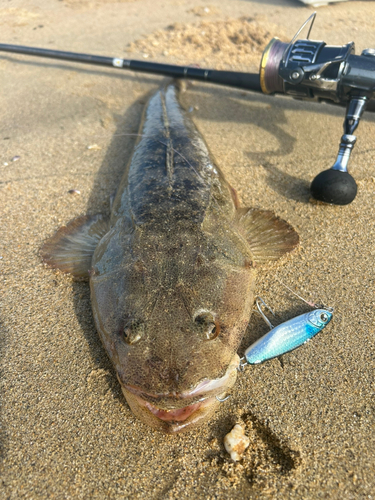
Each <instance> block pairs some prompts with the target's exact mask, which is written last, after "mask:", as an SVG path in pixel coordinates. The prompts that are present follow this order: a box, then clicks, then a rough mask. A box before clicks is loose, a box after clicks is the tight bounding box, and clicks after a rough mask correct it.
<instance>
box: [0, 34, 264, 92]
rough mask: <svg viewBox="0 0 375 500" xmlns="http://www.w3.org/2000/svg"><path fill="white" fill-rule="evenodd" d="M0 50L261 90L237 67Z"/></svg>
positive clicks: (29, 49)
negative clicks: (223, 67) (230, 69)
mask: <svg viewBox="0 0 375 500" xmlns="http://www.w3.org/2000/svg"><path fill="white" fill-rule="evenodd" d="M0 51H3V52H11V53H15V54H25V55H29V56H38V57H47V58H50V59H60V60H63V61H72V62H81V63H84V64H94V65H100V66H111V67H115V68H119V69H128V70H132V71H141V72H143V73H153V74H157V75H164V76H170V77H173V78H189V79H190V80H200V81H206V82H211V83H217V84H220V85H227V86H229V87H237V88H242V89H246V90H253V91H255V92H261V91H262V90H261V87H260V79H259V74H257V73H243V72H238V71H217V70H211V69H202V68H194V67H190V66H178V65H174V64H161V63H154V62H146V61H137V60H133V59H121V58H118V57H103V56H96V55H91V54H79V53H76V52H65V51H62V50H50V49H42V48H37V47H26V46H22V45H8V44H5V43H2V44H0Z"/></svg>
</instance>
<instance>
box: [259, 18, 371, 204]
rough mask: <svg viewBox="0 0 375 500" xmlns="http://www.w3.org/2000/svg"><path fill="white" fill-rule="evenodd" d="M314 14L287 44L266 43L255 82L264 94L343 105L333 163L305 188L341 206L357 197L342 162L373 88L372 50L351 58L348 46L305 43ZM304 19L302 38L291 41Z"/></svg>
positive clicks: (346, 168)
mask: <svg viewBox="0 0 375 500" xmlns="http://www.w3.org/2000/svg"><path fill="white" fill-rule="evenodd" d="M315 16H316V14H315V13H314V14H312V16H310V17H309V19H308V20H307V21H306V22H305V23H304V24H303V25H302V26H301V28H300V29H299V31H298V32H297V33H296V35H295V36H294V38H293V39H292V41H291V42H290V43H289V44H287V43H283V42H281V41H280V40H278V39H277V38H273V39H272V40H271V42H270V43H269V44H268V46H267V47H266V49H265V51H264V53H263V56H262V60H261V67H260V84H261V88H262V91H263V92H264V93H265V94H273V93H282V94H287V95H290V96H292V97H294V98H297V99H308V100H330V101H333V102H335V103H338V104H342V103H345V104H346V116H345V120H344V134H343V135H342V137H341V142H340V147H339V152H338V155H337V159H336V161H335V163H334V165H333V166H332V167H331V168H330V169H328V170H324V171H323V172H321V173H320V174H319V175H317V177H315V179H314V180H313V182H312V184H311V194H312V196H313V197H314V198H316V199H317V200H321V201H324V202H326V203H334V204H335V205H346V204H348V203H350V202H352V201H353V200H354V198H355V196H356V194H357V185H356V183H355V180H354V179H353V177H352V176H351V175H350V174H349V173H348V162H349V158H350V154H351V152H352V150H353V147H354V145H355V143H356V140H357V138H356V136H355V135H354V131H355V130H356V128H357V127H358V124H359V120H360V118H361V116H362V114H363V112H364V110H365V108H366V104H367V101H368V100H369V99H371V98H372V97H373V94H374V90H375V49H366V50H364V51H363V52H362V54H361V55H360V56H356V55H354V43H353V42H350V43H347V44H346V45H342V46H334V45H327V44H326V43H325V42H321V41H316V40H310V39H309V35H310V32H311V28H312V25H313V23H314V20H315ZM310 21H311V24H310V29H309V32H308V35H307V39H305V40H301V39H297V38H298V35H299V34H300V32H301V31H302V29H303V28H304V27H305V26H306V25H307V24H308V23H309V22H310Z"/></svg>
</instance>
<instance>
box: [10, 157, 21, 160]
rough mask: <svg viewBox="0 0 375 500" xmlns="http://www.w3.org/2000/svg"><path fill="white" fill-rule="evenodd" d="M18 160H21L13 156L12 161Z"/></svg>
mask: <svg viewBox="0 0 375 500" xmlns="http://www.w3.org/2000/svg"><path fill="white" fill-rule="evenodd" d="M20 158H21V157H20V156H13V158H12V161H17V160H19V159H20Z"/></svg>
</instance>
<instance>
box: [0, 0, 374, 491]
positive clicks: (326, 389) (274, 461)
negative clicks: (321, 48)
mask: <svg viewBox="0 0 375 500" xmlns="http://www.w3.org/2000/svg"><path fill="white" fill-rule="evenodd" d="M312 12H313V8H312V7H308V6H305V5H303V4H301V3H299V2H297V1H294V0H263V1H260V0H249V1H248V0H231V1H229V0H208V1H207V2H205V1H202V0H190V1H187V0H159V1H158V2H155V1H151V0H133V1H131V0H129V1H126V0H123V1H118V2H116V1H112V0H60V1H58V0H53V1H50V2H45V1H43V0H28V1H26V0H3V1H2V2H1V5H0V31H1V40H0V41H1V42H2V43H9V44H11V43H13V44H19V45H30V46H36V47H44V48H49V49H58V50H67V51H74V52H83V53H91V54H99V55H105V56H113V57H115V56H116V57H129V58H134V59H142V60H154V61H160V62H164V63H166V62H170V63H178V64H181V63H185V64H199V65H200V66H201V67H211V68H224V69H236V70H241V71H257V69H258V65H259V61H260V57H261V53H262V51H263V49H264V47H265V45H266V44H267V43H268V41H269V40H270V39H271V38H273V37H274V36H279V37H280V38H282V39H284V40H285V41H288V40H289V39H290V38H292V36H293V35H294V33H295V32H296V31H297V29H298V28H299V27H300V25H301V24H302V23H303V22H304V21H305V20H306V19H307V17H308V16H309V15H310V14H311V13H312ZM317 12H318V16H317V19H316V22H315V25H314V28H313V32H312V38H313V39H316V40H324V41H326V42H327V43H329V44H331V45H334V44H337V45H343V44H345V43H348V42H349V41H351V40H354V41H355V43H356V53H357V54H360V53H361V51H362V50H363V49H365V48H367V47H375V37H374V19H375V2H371V1H353V2H348V3H335V4H332V5H329V6H326V7H320V8H319V9H318V11H317ZM0 74H1V92H0V109H1V118H0V216H1V225H0V234H1V237H0V277H1V291H0V297H1V299H0V300H1V306H0V357H1V415H0V422H1V430H0V449H1V469H0V498H1V499H9V500H10V499H12V500H13V499H23V498H29V499H39V498H40V499H44V498H55V499H103V498H110V499H122V498H129V499H138V498H139V499H140V498H152V499H154V498H155V499H183V498H190V499H191V498H193V499H195V498H197V499H200V498H204V499H283V500H285V499H304V500H310V499H323V498H324V499H328V498H329V499H340V500H349V499H355V500H358V499H372V498H375V475H374V468H375V453H374V450H375V432H374V431H375V386H374V375H375V373H374V372H375V345H374V336H375V320H374V306H375V298H374V279H375V272H374V257H375V243H374V241H375V221H374V219H375V217H374V201H375V173H374V172H375V171H374V159H375V144H374V137H375V115H374V114H373V113H369V112H368V113H365V115H364V117H363V119H362V120H361V123H360V125H359V128H358V134H357V135H358V141H357V145H356V147H355V149H354V152H353V155H352V159H351V161H350V168H349V170H350V172H351V174H352V175H353V176H354V177H355V179H356V182H357V184H358V194H357V197H356V198H355V200H354V201H353V203H351V204H350V205H347V206H330V205H325V204H320V203H316V202H314V201H313V200H311V198H310V194H309V186H310V183H311V181H312V179H313V178H314V177H315V176H316V175H317V174H318V173H319V172H321V171H322V170H325V169H327V168H329V167H330V166H331V165H332V164H333V162H334V161H335V158H336V154H337V151H338V146H339V140H340V136H341V134H342V124H343V119H344V109H343V108H341V107H336V106H330V105H327V104H318V103H306V102H301V101H296V100H293V99H291V98H287V97H275V96H266V95H263V94H256V93H251V92H245V91H242V90H238V89H233V88H232V89H230V88H226V87H220V86H213V85H209V84H204V83H194V85H192V86H191V87H189V88H188V89H187V91H186V92H185V93H184V94H183V96H182V101H183V104H184V106H185V107H186V109H189V110H190V114H191V118H192V120H193V121H194V122H195V123H196V125H197V127H198V128H199V130H200V132H201V133H202V135H203V136H204V138H205V140H206V142H207V144H208V146H209V148H210V150H211V152H212V154H213V156H214V157H215V159H216V161H217V164H218V165H219V166H220V168H221V169H222V171H223V172H224V174H225V177H226V178H227V180H228V181H229V182H230V184H231V185H232V186H233V187H234V188H235V189H236V191H237V193H238V195H239V199H240V202H241V205H242V206H248V207H261V208H262V209H268V210H272V211H274V212H275V213H276V214H277V215H279V216H281V217H282V218H283V219H285V220H287V221H288V222H289V223H291V224H292V225H293V226H294V228H295V229H296V230H297V231H298V233H299V235H300V239H301V247H300V249H299V250H298V251H297V252H295V253H294V254H293V255H291V256H290V257H288V258H284V259H282V261H280V262H276V263H274V264H272V265H268V266H264V267H263V268H261V269H260V270H259V273H258V278H257V284H256V294H257V295H260V296H261V297H262V298H263V299H264V300H265V301H266V302H267V304H269V305H270V306H271V307H272V308H273V310H274V311H275V313H276V319H275V322H276V323H278V322H282V321H285V320H287V319H289V318H291V317H293V316H296V315H297V314H302V313H303V312H306V311H307V310H308V306H306V305H305V304H304V303H303V302H301V301H299V300H298V299H297V298H296V297H294V296H292V295H291V294H290V293H289V292H288V291H287V290H286V289H285V288H284V287H283V286H282V285H281V284H280V281H282V282H284V283H286V284H287V285H288V286H290V287H291V288H293V289H294V290H296V291H297V292H298V293H299V294H300V295H302V296H303V297H305V298H306V299H308V300H313V301H316V302H323V303H324V304H326V305H329V306H332V307H334V309H335V313H334V318H333V321H332V322H331V323H330V324H329V325H328V326H327V328H326V329H325V330H323V332H321V333H320V334H319V335H318V336H316V337H315V338H314V339H313V340H312V341H311V342H309V343H308V344H306V345H304V346H302V347H301V348H299V349H297V350H295V351H293V352H291V353H289V354H286V355H284V356H283V357H282V360H281V361H280V360H279V359H274V360H271V361H268V362H267V363H265V364H262V365H259V366H255V367H249V368H247V369H246V370H245V372H244V373H242V374H240V375H239V376H238V380H237V382H236V385H235V386H234V388H233V389H232V391H231V397H230V398H229V399H228V400H227V401H225V402H223V403H222V404H221V405H220V407H219V410H218V411H217V412H216V413H215V415H214V416H213V417H212V418H211V420H210V421H208V422H207V423H206V424H205V425H203V426H202V427H200V428H198V429H194V430H192V431H191V432H188V433H185V434H181V435H176V436H168V435H164V434H162V433H160V432H158V431H156V430H153V429H151V428H149V427H147V426H146V425H145V424H143V423H142V422H140V421H139V420H138V419H137V418H136V417H135V416H134V415H133V414H132V412H131V410H130V408H129V406H128V405H127V403H126V401H125V399H124V397H123V395H122V393H121V389H120V386H119V383H118V381H117V379H116V375H115V372H114V370H113V368H112V366H111V363H110V361H109V359H108V357H107V355H106V353H105V351H104V348H103V347H102V345H101V343H100V339H99V337H98V335H97V333H96V331H95V326H94V321H93V317H92V312H91V305H90V294H89V288H88V285H87V284H86V283H83V282H74V281H72V279H71V278H70V277H69V276H65V275H63V274H61V273H57V272H54V271H53V270H51V269H48V268H47V267H45V266H44V265H43V264H42V262H41V259H40V257H39V249H40V247H41V245H42V244H43V242H44V241H45V240H46V239H47V238H48V237H49V236H51V235H52V234H53V233H54V231H56V230H57V229H58V228H59V227H60V226H62V225H63V224H66V223H67V222H68V221H69V220H71V219H73V218H74V217H77V216H79V215H83V214H86V213H88V214H95V213H98V212H105V213H108V211H109V198H110V195H111V194H112V193H113V192H114V191H115V189H116V186H117V185H118V182H119V179H120V177H121V173H122V171H123V168H124V166H125V164H126V163H127V161H128V159H129V156H130V155H131V152H132V148H133V145H134V141H135V137H134V135H132V134H136V133H137V131H138V126H139V123H140V120H141V115H142V111H143V108H144V105H145V103H146V102H147V98H148V96H149V95H150V93H151V92H152V91H155V90H156V89H157V88H158V86H159V85H160V83H161V82H162V81H163V78H162V77H158V76H154V75H146V74H140V73H138V74H137V73H134V72H127V71H120V70H115V69H111V68H104V67H94V66H84V65H79V64H75V63H69V62H59V61H54V60H48V59H41V58H31V57H26V56H21V55H12V54H5V53H0ZM70 190H77V191H79V194H78V193H75V194H74V193H73V194H72V193H69V191H70ZM266 332H267V325H266V324H265V323H264V322H263V320H262V319H261V318H260V317H259V315H256V314H254V315H252V317H251V320H250V323H249V327H248V329H247V331H246V334H245V337H244V339H243V342H242V344H241V347H240V349H239V355H240V356H241V355H243V352H244V349H245V348H246V347H247V346H248V345H249V344H250V343H251V342H253V341H255V340H256V339H257V338H259V337H260V336H261V335H263V334H264V333H266ZM235 423H241V425H242V426H243V427H244V428H245V432H246V434H247V436H248V437H249V438H250V446H249V448H248V449H247V450H246V452H245V454H244V457H243V459H242V460H241V461H240V462H238V463H234V462H232V461H231V459H230V456H229V455H228V454H227V452H226V451H225V449H224V445H223V438H224V436H225V435H226V434H227V433H228V432H229V431H230V429H231V428H232V427H233V426H234V424H235Z"/></svg>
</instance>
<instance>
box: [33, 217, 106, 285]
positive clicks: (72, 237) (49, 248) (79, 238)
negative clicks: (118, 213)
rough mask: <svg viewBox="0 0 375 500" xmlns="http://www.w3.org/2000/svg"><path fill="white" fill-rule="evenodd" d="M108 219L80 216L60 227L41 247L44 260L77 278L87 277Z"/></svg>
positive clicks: (104, 232)
mask: <svg viewBox="0 0 375 500" xmlns="http://www.w3.org/2000/svg"><path fill="white" fill-rule="evenodd" d="M108 230H109V222H108V219H106V218H105V217H103V215H100V214H99V215H91V216H87V215H86V216H83V217H78V218H77V219H74V220H72V221H71V222H69V224H68V225H67V226H63V227H61V228H60V229H59V230H58V231H57V232H56V234H55V235H54V236H52V238H50V239H49V240H47V241H46V242H45V243H44V245H43V246H42V248H41V250H40V255H41V257H42V259H43V262H45V263H46V264H48V265H49V266H50V267H53V268H54V269H59V270H60V271H62V272H63V273H67V274H73V276H74V277H76V278H88V276H89V269H90V268H91V260H92V256H93V254H94V251H95V248H96V247H97V245H98V243H99V241H100V240H101V238H102V237H103V236H104V235H105V234H106V233H107V232H108Z"/></svg>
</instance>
